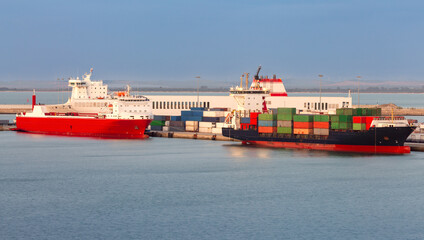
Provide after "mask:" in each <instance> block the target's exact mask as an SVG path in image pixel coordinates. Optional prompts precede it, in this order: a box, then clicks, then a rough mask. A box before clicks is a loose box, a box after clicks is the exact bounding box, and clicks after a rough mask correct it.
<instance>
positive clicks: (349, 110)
mask: <svg viewBox="0 0 424 240" xmlns="http://www.w3.org/2000/svg"><path fill="white" fill-rule="evenodd" d="M343 115H351V116H352V115H353V108H344V109H343Z"/></svg>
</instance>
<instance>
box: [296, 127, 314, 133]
mask: <svg viewBox="0 0 424 240" xmlns="http://www.w3.org/2000/svg"><path fill="white" fill-rule="evenodd" d="M312 133H313V129H300V128H298V129H296V128H295V129H293V134H312Z"/></svg>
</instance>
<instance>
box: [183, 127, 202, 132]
mask: <svg viewBox="0 0 424 240" xmlns="http://www.w3.org/2000/svg"><path fill="white" fill-rule="evenodd" d="M185 130H186V131H187V132H197V131H198V130H199V128H198V127H194V126H186V128H185Z"/></svg>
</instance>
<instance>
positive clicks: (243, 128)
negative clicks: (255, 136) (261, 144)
mask: <svg viewBox="0 0 424 240" xmlns="http://www.w3.org/2000/svg"><path fill="white" fill-rule="evenodd" d="M240 129H241V130H248V129H249V124H248V123H240Z"/></svg>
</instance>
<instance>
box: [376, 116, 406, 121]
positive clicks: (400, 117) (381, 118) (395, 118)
mask: <svg viewBox="0 0 424 240" xmlns="http://www.w3.org/2000/svg"><path fill="white" fill-rule="evenodd" d="M374 120H380V121H387V120H405V117H402V116H394V117H391V116H382V117H374Z"/></svg>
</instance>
